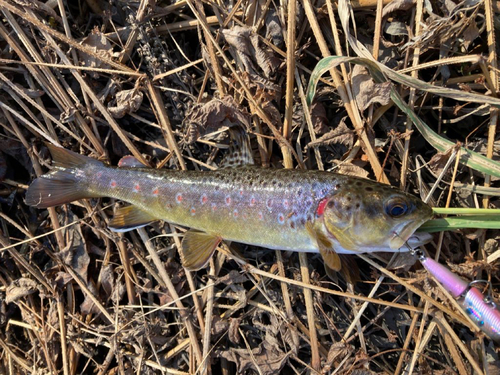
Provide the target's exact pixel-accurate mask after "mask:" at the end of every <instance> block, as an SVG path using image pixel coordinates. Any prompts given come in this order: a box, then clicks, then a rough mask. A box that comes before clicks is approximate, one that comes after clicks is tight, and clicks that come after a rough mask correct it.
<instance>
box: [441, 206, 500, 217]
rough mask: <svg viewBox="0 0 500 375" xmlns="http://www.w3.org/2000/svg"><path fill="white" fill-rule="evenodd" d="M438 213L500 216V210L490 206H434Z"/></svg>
mask: <svg viewBox="0 0 500 375" xmlns="http://www.w3.org/2000/svg"><path fill="white" fill-rule="evenodd" d="M432 211H434V214H436V215H476V216H500V210H495V209H490V208H456V207H451V208H444V207H433V208H432Z"/></svg>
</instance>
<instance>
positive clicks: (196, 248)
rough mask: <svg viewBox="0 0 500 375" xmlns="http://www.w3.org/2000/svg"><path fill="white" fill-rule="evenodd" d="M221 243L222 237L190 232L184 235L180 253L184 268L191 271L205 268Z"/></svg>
mask: <svg viewBox="0 0 500 375" xmlns="http://www.w3.org/2000/svg"><path fill="white" fill-rule="evenodd" d="M221 241H222V238H221V237H220V236H217V235H214V234H209V233H205V232H198V231H195V230H188V231H187V232H186V233H184V238H183V239H182V244H181V248H180V251H179V254H180V257H181V263H182V265H183V266H184V268H186V269H187V270H189V271H197V270H199V269H202V268H204V267H205V266H206V265H207V263H208V261H209V260H210V257H211V256H212V255H213V253H214V251H215V249H216V248H217V246H218V245H219V244H220V242H221Z"/></svg>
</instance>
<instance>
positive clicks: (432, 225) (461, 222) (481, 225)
mask: <svg viewBox="0 0 500 375" xmlns="http://www.w3.org/2000/svg"><path fill="white" fill-rule="evenodd" d="M495 211H496V210H495ZM464 228H473V229H500V215H498V214H497V215H491V216H484V215H477V216H475V215H472V216H459V217H447V218H443V219H433V220H429V221H428V222H426V223H424V224H423V225H422V226H421V227H420V228H418V231H419V232H429V233H433V232H442V231H445V230H456V229H464Z"/></svg>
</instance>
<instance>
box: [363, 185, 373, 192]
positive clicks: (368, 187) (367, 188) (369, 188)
mask: <svg viewBox="0 0 500 375" xmlns="http://www.w3.org/2000/svg"><path fill="white" fill-rule="evenodd" d="M365 191H373V188H372V187H371V186H367V187H365Z"/></svg>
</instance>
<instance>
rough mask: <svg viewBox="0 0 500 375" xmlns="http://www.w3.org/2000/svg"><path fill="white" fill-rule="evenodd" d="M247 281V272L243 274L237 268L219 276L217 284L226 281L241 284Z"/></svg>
mask: <svg viewBox="0 0 500 375" xmlns="http://www.w3.org/2000/svg"><path fill="white" fill-rule="evenodd" d="M245 281H248V277H247V276H246V275H245V274H242V273H240V272H238V271H236V270H231V271H229V273H228V274H226V275H224V276H222V277H219V278H218V279H217V284H218V283H224V284H226V285H232V284H241V283H244V282H245Z"/></svg>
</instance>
